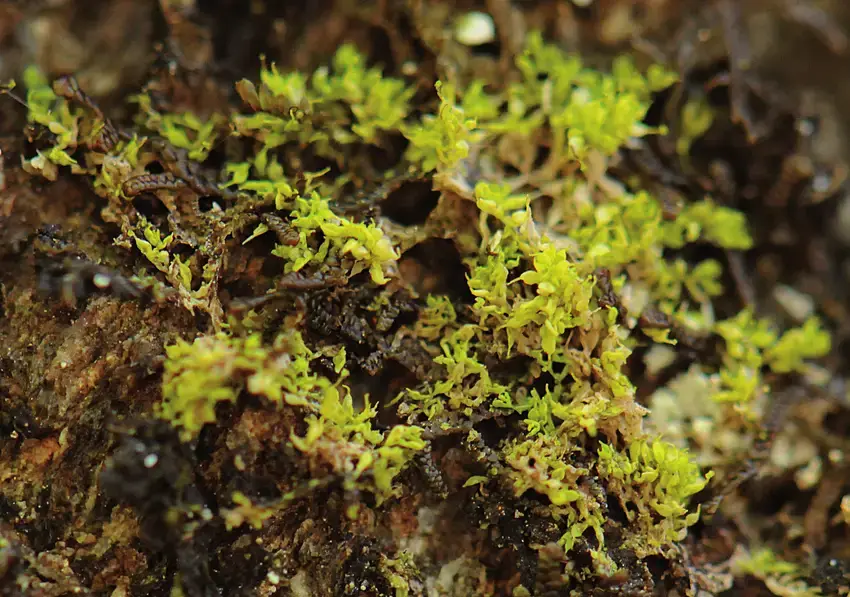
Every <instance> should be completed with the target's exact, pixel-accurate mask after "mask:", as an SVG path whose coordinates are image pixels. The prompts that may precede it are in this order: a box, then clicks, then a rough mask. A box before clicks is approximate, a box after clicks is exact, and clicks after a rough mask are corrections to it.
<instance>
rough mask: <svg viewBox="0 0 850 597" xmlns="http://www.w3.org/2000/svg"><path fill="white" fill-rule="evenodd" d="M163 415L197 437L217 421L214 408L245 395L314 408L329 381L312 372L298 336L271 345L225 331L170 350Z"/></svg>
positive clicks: (289, 335)
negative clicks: (312, 406) (243, 393)
mask: <svg viewBox="0 0 850 597" xmlns="http://www.w3.org/2000/svg"><path fill="white" fill-rule="evenodd" d="M166 357H167V358H166V361H165V374H164V376H163V386H162V403H161V404H160V405H159V408H158V412H159V416H160V417H162V418H164V419H167V420H170V421H171V422H172V423H173V424H174V425H175V426H176V427H178V428H179V429H180V430H181V435H182V436H183V437H184V438H186V439H189V438H192V437H194V436H195V435H197V433H198V432H199V431H200V430H201V428H202V427H203V426H204V425H206V424H208V423H213V422H215V407H216V405H217V404H219V403H221V402H235V401H236V399H237V398H238V397H239V394H240V392H242V391H243V390H244V391H247V392H249V393H251V394H254V395H256V396H262V397H264V398H266V399H267V400H269V401H270V402H271V403H272V404H274V405H278V406H280V405H283V404H288V405H290V406H309V405H311V404H313V403H314V401H315V394H314V393H315V392H321V391H322V390H323V389H325V388H328V387H330V385H331V384H330V382H329V381H328V380H327V379H325V378H322V377H319V376H316V375H315V374H313V373H311V371H310V360H311V357H312V354H311V352H310V351H309V349H308V348H307V347H306V345H305V344H304V342H303V340H302V339H301V336H300V335H299V334H298V333H297V332H291V333H285V334H281V335H279V336H278V337H277V338H276V339H275V341H274V344H273V345H272V346H270V347H268V346H264V345H263V343H262V340H261V338H260V336H259V335H250V336H248V337H246V338H235V337H231V336H228V335H226V334H224V333H219V334H216V335H211V336H201V337H199V338H197V339H196V340H195V341H194V342H192V343H188V342H186V341H183V340H180V341H178V342H177V343H176V344H173V345H171V346H168V347H167V348H166Z"/></svg>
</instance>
